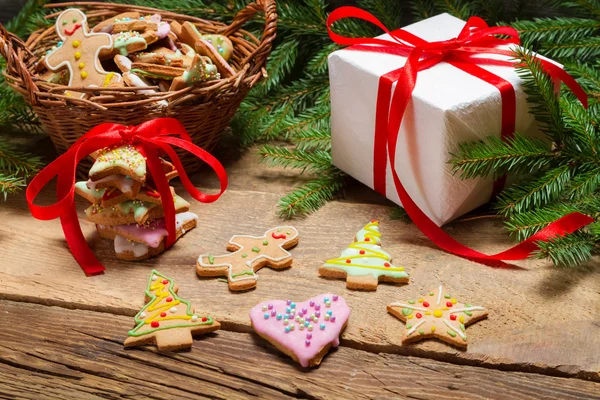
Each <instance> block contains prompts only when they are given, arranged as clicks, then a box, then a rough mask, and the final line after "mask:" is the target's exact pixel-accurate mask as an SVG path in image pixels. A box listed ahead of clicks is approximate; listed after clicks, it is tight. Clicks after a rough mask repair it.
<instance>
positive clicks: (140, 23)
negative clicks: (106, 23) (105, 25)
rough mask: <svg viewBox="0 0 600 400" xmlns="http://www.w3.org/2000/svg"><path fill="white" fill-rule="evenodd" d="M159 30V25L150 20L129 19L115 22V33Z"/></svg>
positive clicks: (113, 30)
mask: <svg viewBox="0 0 600 400" xmlns="http://www.w3.org/2000/svg"><path fill="white" fill-rule="evenodd" d="M157 29H158V24H157V23H156V22H154V21H152V20H150V19H148V20H147V19H144V18H141V17H140V18H138V19H133V18H129V17H125V18H121V19H115V20H114V22H113V29H112V32H113V33H121V32H131V31H136V32H144V31H146V30H150V31H154V32H156V30H157Z"/></svg>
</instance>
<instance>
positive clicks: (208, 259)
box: [196, 226, 299, 290]
mask: <svg viewBox="0 0 600 400" xmlns="http://www.w3.org/2000/svg"><path fill="white" fill-rule="evenodd" d="M298 239H299V238H298V231H297V230H296V228H294V227H292V226H281V227H277V228H272V229H269V230H268V231H267V232H265V234H264V235H263V236H247V235H236V236H234V237H232V238H231V240H229V244H228V245H227V250H229V251H232V252H233V253H229V254H225V255H221V256H213V255H210V254H201V255H200V257H198V261H197V264H196V272H197V273H198V275H200V276H207V277H209V276H226V277H227V281H228V283H229V289H231V290H248V289H252V288H254V287H256V280H257V279H258V275H256V271H258V270H259V269H261V268H262V267H265V266H269V267H271V268H273V269H283V268H287V267H289V266H291V265H292V255H291V254H290V253H289V252H288V251H287V249H290V248H292V247H294V246H296V245H297V244H298Z"/></svg>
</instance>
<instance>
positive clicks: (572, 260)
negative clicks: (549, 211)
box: [534, 232, 598, 267]
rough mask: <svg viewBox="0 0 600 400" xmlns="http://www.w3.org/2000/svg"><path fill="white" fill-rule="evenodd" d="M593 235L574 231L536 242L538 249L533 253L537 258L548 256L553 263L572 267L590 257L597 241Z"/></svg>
mask: <svg viewBox="0 0 600 400" xmlns="http://www.w3.org/2000/svg"><path fill="white" fill-rule="evenodd" d="M597 239H598V238H597V237H596V236H595V235H592V234H589V233H585V232H575V233H573V234H571V235H568V236H559V237H556V238H554V239H551V240H548V241H545V242H538V243H537V244H538V246H539V250H538V251H536V252H535V253H534V256H535V257H537V258H549V259H550V260H552V262H553V263H554V265H557V266H558V265H560V266H566V267H574V266H576V265H580V264H583V263H585V262H587V261H589V260H590V259H591V258H592V252H593V251H594V248H595V244H596V241H597Z"/></svg>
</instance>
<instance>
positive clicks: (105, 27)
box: [92, 11, 140, 33]
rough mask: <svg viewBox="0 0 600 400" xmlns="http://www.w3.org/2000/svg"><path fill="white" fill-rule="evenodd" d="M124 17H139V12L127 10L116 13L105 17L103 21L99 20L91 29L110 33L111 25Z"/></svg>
mask: <svg viewBox="0 0 600 400" xmlns="http://www.w3.org/2000/svg"><path fill="white" fill-rule="evenodd" d="M126 18H131V19H140V13H139V12H137V11H128V12H124V13H121V14H117V15H115V16H114V17H112V18H108V19H105V20H104V21H102V22H100V23H99V24H98V25H96V26H94V28H93V29H92V31H94V32H106V33H111V32H112V31H113V25H114V23H115V21H120V20H124V19H126Z"/></svg>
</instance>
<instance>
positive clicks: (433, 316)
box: [387, 286, 488, 348]
mask: <svg viewBox="0 0 600 400" xmlns="http://www.w3.org/2000/svg"><path fill="white" fill-rule="evenodd" d="M387 310H388V312H389V313H390V314H392V315H393V316H395V317H397V318H399V319H400V320H402V321H404V322H406V329H405V330H404V334H403V335H402V343H411V342H416V341H418V340H421V339H425V338H431V337H435V338H438V339H440V340H442V341H444V342H446V343H449V344H451V345H454V346H456V347H460V348H466V347H467V334H466V332H465V327H466V326H467V325H470V324H472V323H475V322H477V321H479V320H481V319H484V318H486V317H487V314H488V313H487V311H485V309H484V308H483V307H481V306H474V305H471V304H469V303H459V302H458V300H457V299H455V298H454V297H452V296H451V295H450V294H449V293H448V292H446V290H445V289H444V288H443V286H440V287H439V288H437V289H434V290H430V291H429V292H428V293H427V294H426V295H424V296H422V297H420V298H418V299H416V300H415V299H411V300H408V301H406V302H395V303H392V304H390V305H389V306H387Z"/></svg>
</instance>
